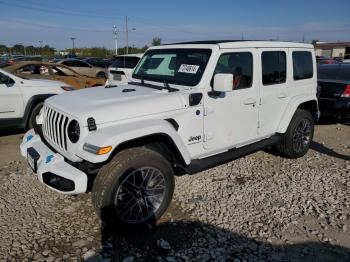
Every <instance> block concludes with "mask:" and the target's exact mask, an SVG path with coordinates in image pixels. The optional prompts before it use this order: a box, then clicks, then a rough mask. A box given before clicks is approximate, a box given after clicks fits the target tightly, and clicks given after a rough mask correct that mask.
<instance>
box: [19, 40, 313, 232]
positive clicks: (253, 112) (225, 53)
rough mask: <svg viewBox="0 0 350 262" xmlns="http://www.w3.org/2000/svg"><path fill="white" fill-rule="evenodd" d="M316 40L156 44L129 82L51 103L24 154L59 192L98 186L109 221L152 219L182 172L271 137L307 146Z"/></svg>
mask: <svg viewBox="0 0 350 262" xmlns="http://www.w3.org/2000/svg"><path fill="white" fill-rule="evenodd" d="M316 79H317V76H316V61H315V54H314V49H313V46H312V45H309V44H299V43H285V42H267V41H209V42H192V43H181V44H173V45H163V46H157V47H152V48H150V49H149V50H148V51H147V52H146V53H145V55H144V56H143V58H142V59H141V60H140V62H139V63H138V65H137V66H136V68H135V70H134V72H133V76H132V80H131V82H129V84H128V85H122V86H118V87H116V86H106V88H103V89H101V88H90V89H84V90H79V91H76V92H71V93H70V92H68V93H66V94H62V95H59V96H55V97H52V98H49V99H47V100H46V101H45V104H44V108H43V110H42V113H41V115H40V116H39V117H38V118H37V124H38V126H39V127H40V125H41V130H40V128H38V130H30V131H29V132H28V133H27V134H26V135H25V136H24V138H23V142H22V144H21V153H22V155H23V156H24V157H26V158H27V159H28V163H29V164H30V166H31V167H32V169H33V171H34V172H35V173H36V174H37V176H38V178H39V180H40V181H41V182H43V183H44V184H46V185H47V186H49V187H50V188H52V189H53V190H56V191H58V192H61V193H64V194H80V193H85V192H88V191H92V198H93V203H94V206H95V208H96V211H97V212H98V214H99V215H100V216H102V217H103V219H104V220H105V221H106V222H107V223H109V224H111V225H113V224H114V225H134V226H135V225H144V224H148V223H154V222H155V221H156V220H157V219H159V218H160V216H161V215H162V214H163V213H164V211H165V210H166V209H167V207H168V205H169V203H170V201H171V198H172V194H173V190H174V175H182V174H193V173H197V172H199V171H201V170H205V169H208V168H211V167H214V166H216V165H220V164H223V163H225V162H228V161H231V160H234V159H236V158H238V157H241V156H244V155H247V154H249V153H252V152H255V151H257V150H260V149H263V148H266V147H272V146H273V147H275V148H276V149H277V151H278V152H279V153H280V154H281V155H283V156H285V157H288V158H297V157H301V156H303V155H305V153H306V152H307V150H308V149H309V146H310V142H311V140H312V138H313V132H314V121H315V120H317V119H318V115H319V111H318V105H317V99H316V87H317V81H316Z"/></svg>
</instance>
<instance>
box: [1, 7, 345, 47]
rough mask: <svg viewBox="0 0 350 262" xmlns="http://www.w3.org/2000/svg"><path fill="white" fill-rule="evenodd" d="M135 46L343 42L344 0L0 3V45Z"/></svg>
mask: <svg viewBox="0 0 350 262" xmlns="http://www.w3.org/2000/svg"><path fill="white" fill-rule="evenodd" d="M126 16H127V17H128V26H129V27H128V29H129V45H130V46H133V45H134V46H137V47H142V46H144V45H146V44H150V42H151V40H152V38H153V37H155V36H158V37H160V38H161V39H162V43H172V42H181V41H194V40H212V39H221V40H222V39H251V40H254V39H259V40H263V39H274V40H281V41H297V42H301V41H303V40H304V41H305V42H311V41H312V40H313V39H316V40H320V41H350V0H332V1H329V0H293V1H285V0H279V1H277V0H261V1H260V0H240V1H235V0H226V1H224V0H211V1H210V0H192V1H190V0H187V1H186V0H173V1H168V0H148V1H142V0H133V1H125V0H124V1H120V0H99V1H88V0H85V1H84V0H75V1H73V0H60V1H50V0H22V1H21V0H0V44H6V45H10V46H11V45H14V44H17V43H23V44H25V45H34V46H39V45H40V44H39V41H43V44H44V45H45V44H48V45H50V46H53V47H55V48H56V49H65V48H71V46H72V41H71V39H70V38H71V37H75V38H76V40H75V47H92V46H98V47H106V48H110V49H112V48H114V46H115V44H114V34H113V25H115V26H116V27H117V31H118V45H119V46H125V43H126V37H125V35H126V32H125V31H126V29H125V20H126V19H125V17H126Z"/></svg>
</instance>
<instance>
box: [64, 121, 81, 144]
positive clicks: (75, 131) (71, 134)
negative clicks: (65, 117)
mask: <svg viewBox="0 0 350 262" xmlns="http://www.w3.org/2000/svg"><path fill="white" fill-rule="evenodd" d="M67 133H68V138H69V140H70V141H71V142H72V143H76V142H78V140H79V137H80V127H79V123H78V121H76V120H72V121H70V122H69V125H68V130H67Z"/></svg>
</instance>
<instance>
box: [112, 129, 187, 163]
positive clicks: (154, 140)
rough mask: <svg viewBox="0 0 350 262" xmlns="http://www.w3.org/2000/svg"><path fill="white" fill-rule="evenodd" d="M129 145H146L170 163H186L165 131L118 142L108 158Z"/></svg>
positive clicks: (129, 146)
mask: <svg viewBox="0 0 350 262" xmlns="http://www.w3.org/2000/svg"><path fill="white" fill-rule="evenodd" d="M131 147H146V148H149V149H152V150H154V151H156V152H157V153H159V154H161V155H162V156H163V157H164V158H166V159H167V160H168V161H169V162H170V163H172V164H175V166H176V164H180V165H186V160H185V159H184V157H183V155H182V154H181V152H180V150H179V148H178V147H177V145H176V144H175V142H174V141H173V139H172V138H171V137H170V136H169V135H168V134H166V133H154V134H149V135H146V136H143V137H137V138H134V139H130V140H128V141H124V142H122V143H121V144H119V145H118V146H117V147H116V148H115V149H114V150H113V152H112V153H111V155H110V156H109V160H110V159H111V158H113V157H114V156H115V155H116V154H117V153H119V152H120V151H122V150H125V149H127V148H131Z"/></svg>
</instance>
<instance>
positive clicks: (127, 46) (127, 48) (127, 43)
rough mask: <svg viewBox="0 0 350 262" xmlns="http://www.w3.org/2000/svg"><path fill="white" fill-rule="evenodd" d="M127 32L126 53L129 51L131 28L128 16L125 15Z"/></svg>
mask: <svg viewBox="0 0 350 262" xmlns="http://www.w3.org/2000/svg"><path fill="white" fill-rule="evenodd" d="M125 33H126V54H128V53H129V29H128V17H127V16H125Z"/></svg>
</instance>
